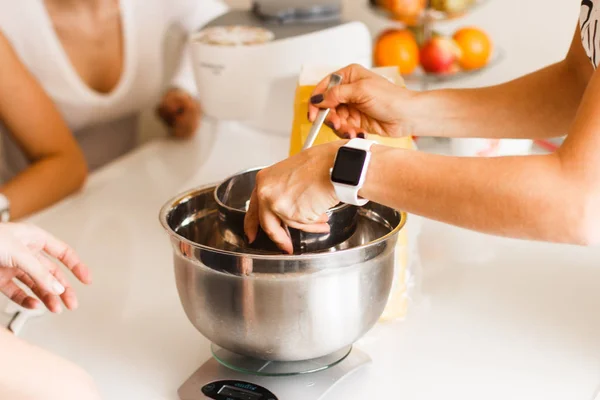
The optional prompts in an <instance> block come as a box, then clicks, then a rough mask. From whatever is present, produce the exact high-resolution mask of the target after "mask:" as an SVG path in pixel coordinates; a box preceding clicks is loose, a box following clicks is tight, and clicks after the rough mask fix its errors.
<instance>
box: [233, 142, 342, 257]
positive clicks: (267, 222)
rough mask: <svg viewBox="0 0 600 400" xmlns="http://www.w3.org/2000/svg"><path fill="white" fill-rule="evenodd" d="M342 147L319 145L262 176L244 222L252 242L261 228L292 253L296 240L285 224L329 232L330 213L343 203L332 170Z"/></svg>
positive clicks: (258, 178)
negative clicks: (328, 217) (329, 211)
mask: <svg viewBox="0 0 600 400" xmlns="http://www.w3.org/2000/svg"><path fill="white" fill-rule="evenodd" d="M342 145H343V142H341V141H340V142H333V143H328V144H325V145H321V146H315V147H313V148H310V149H308V150H306V151H304V152H302V153H300V154H297V155H296V156H294V157H291V158H288V159H287V160H284V161H282V162H280V163H278V164H275V165H273V166H271V167H269V168H265V169H263V170H262V171H260V172H259V173H258V175H257V177H256V187H255V188H254V192H253V193H252V198H251V200H250V207H249V209H248V212H247V213H246V220H245V221H244V230H245V232H246V236H248V240H249V241H250V242H251V243H252V242H253V241H254V240H255V239H256V235H257V232H258V227H259V225H260V226H261V227H262V229H263V230H264V231H265V233H266V234H267V235H268V236H269V237H270V238H271V240H273V242H275V243H276V244H277V246H279V248H281V249H282V250H283V251H286V252H288V253H290V254H291V253H293V247H292V241H291V239H290V237H289V236H288V234H287V232H286V230H285V228H284V227H283V226H282V224H285V225H287V226H289V227H290V228H296V229H301V230H303V231H305V232H314V233H326V232H329V225H328V224H327V214H326V212H327V210H329V209H330V208H331V207H333V206H335V205H336V204H337V203H338V202H339V200H338V198H337V196H336V194H335V190H334V189H333V185H332V184H331V181H330V177H329V170H330V169H331V168H332V167H333V161H334V158H335V155H336V153H337V150H338V149H339V148H340V146H342Z"/></svg>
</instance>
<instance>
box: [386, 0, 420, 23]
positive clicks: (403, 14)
mask: <svg viewBox="0 0 600 400" xmlns="http://www.w3.org/2000/svg"><path fill="white" fill-rule="evenodd" d="M380 3H381V4H382V5H383V7H384V8H385V9H387V10H388V11H390V12H391V13H392V14H394V16H395V17H396V19H399V20H404V19H407V20H412V19H416V18H417V17H419V16H420V15H421V13H422V12H423V10H425V7H426V6H427V0H380Z"/></svg>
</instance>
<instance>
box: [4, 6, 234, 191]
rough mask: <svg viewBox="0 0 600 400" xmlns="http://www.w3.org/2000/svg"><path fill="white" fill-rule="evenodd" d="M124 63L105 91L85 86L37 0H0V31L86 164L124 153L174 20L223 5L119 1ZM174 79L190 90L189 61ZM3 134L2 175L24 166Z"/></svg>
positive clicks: (157, 81) (149, 102) (153, 90)
mask: <svg viewBox="0 0 600 400" xmlns="http://www.w3.org/2000/svg"><path fill="white" fill-rule="evenodd" d="M120 2H121V16H122V24H123V25H122V26H123V32H124V33H123V34H124V49H125V50H124V51H125V55H124V68H123V72H122V76H121V79H120V82H119V83H118V84H117V86H116V87H115V89H113V91H112V92H111V93H108V94H102V93H98V92H96V91H94V90H92V89H90V88H89V87H88V86H87V85H86V84H85V82H83V81H82V80H81V78H80V76H79V75H78V73H77V72H76V70H75V69H74V68H73V66H72V65H71V63H70V60H69V58H68V56H67V55H66V52H65V51H64V49H63V47H62V45H61V42H60V40H59V39H58V36H57V35H56V33H55V31H54V29H53V26H52V21H51V20H50V18H49V16H48V14H47V12H46V8H45V5H44V2H43V0H16V1H15V0H0V29H1V30H2V31H3V33H4V34H5V35H6V37H7V38H8V40H9V41H10V42H11V43H12V45H13V47H14V49H15V51H16V52H17V54H18V55H19V57H20V58H21V61H22V62H23V63H24V64H25V65H26V66H27V68H28V69H29V70H30V71H31V72H32V73H33V75H34V76H35V77H36V78H37V79H38V81H39V82H40V83H41V85H42V86H43V88H44V89H45V90H46V93H48V94H49V96H50V97H51V98H52V100H53V101H54V102H55V103H56V105H57V106H58V108H59V110H60V112H61V113H62V115H63V117H64V118H65V120H66V121H67V123H68V125H69V127H70V128H71V130H72V131H73V132H74V134H75V136H76V138H77V141H78V142H79V144H80V145H81V147H82V149H83V151H84V153H85V155H86V158H87V160H88V164H89V166H90V168H91V169H94V168H96V167H99V166H101V165H103V164H105V163H106V162H108V161H110V160H112V159H114V158H116V157H118V156H120V155H122V154H124V153H126V152H128V151H129V150H131V149H132V148H133V147H134V146H135V143H136V137H137V135H136V128H137V115H138V113H139V112H140V111H141V110H142V109H145V108H148V107H154V106H155V105H156V104H157V102H158V101H159V100H160V96H161V95H162V90H163V81H164V73H165V72H164V60H163V59H164V51H165V48H164V42H165V38H166V35H167V33H168V30H169V29H170V28H171V27H172V26H173V25H175V24H178V25H180V27H181V28H182V29H183V30H184V31H187V32H191V31H194V30H196V29H198V28H199V27H200V26H201V25H203V24H205V23H206V22H208V21H209V20H210V19H212V18H214V17H216V16H218V15H219V14H221V13H223V12H225V11H226V10H227V8H226V6H225V5H224V4H223V3H221V2H220V1H219V0H120ZM187 61H189V59H188V60H187ZM183 65H184V67H183V68H180V70H179V71H178V72H177V74H176V76H175V79H174V82H173V84H174V85H176V86H179V87H183V88H184V89H186V90H188V91H190V92H192V93H194V92H195V85H194V78H193V74H192V71H191V65H189V63H184V64H183ZM2 136H3V153H4V157H3V161H4V164H5V165H4V167H5V168H4V169H5V170H4V171H3V174H2V175H3V178H4V179H9V178H10V177H12V176H14V175H15V174H16V173H17V172H19V171H21V170H22V169H23V168H25V167H26V166H27V161H26V159H25V157H24V156H23V154H22V153H21V151H20V150H19V149H18V148H17V146H16V145H15V144H14V143H13V141H12V140H11V139H10V138H9V137H8V136H7V135H5V134H4V135H2Z"/></svg>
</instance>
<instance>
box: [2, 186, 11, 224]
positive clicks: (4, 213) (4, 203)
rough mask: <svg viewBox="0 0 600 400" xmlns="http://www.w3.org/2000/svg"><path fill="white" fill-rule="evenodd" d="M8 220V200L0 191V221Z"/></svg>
mask: <svg viewBox="0 0 600 400" xmlns="http://www.w3.org/2000/svg"><path fill="white" fill-rule="evenodd" d="M9 221H10V202H9V201H8V198H7V197H6V196H5V195H3V194H2V193H0V222H9Z"/></svg>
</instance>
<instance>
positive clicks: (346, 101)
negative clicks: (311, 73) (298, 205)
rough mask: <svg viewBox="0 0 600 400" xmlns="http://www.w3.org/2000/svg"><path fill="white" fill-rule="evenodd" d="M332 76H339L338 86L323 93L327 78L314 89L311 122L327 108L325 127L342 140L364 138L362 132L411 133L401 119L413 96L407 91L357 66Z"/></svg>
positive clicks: (390, 134)
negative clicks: (320, 110) (329, 109)
mask: <svg viewBox="0 0 600 400" xmlns="http://www.w3.org/2000/svg"><path fill="white" fill-rule="evenodd" d="M336 74H339V75H340V76H341V77H342V83H341V84H340V85H339V86H336V87H334V88H332V89H330V90H328V91H326V89H327V84H328V83H329V77H327V78H325V79H324V80H323V81H321V82H320V83H319V84H318V85H317V87H316V88H315V90H314V92H313V96H312V97H311V99H310V103H311V104H309V107H308V118H309V120H310V121H311V122H312V121H314V120H315V118H316V117H317V113H318V112H319V108H331V109H332V110H331V112H330V113H329V115H328V117H327V121H326V124H327V125H328V126H329V127H331V128H332V129H333V130H334V131H335V132H336V134H337V135H338V136H340V137H342V138H346V139H351V138H355V137H357V136H358V135H360V134H362V135H361V136H364V135H365V132H366V133H372V134H376V135H380V136H392V137H402V136H409V135H413V134H414V129H413V127H412V126H411V122H410V120H409V119H408V118H406V117H405V115H407V114H408V113H407V112H406V109H407V105H408V103H409V102H410V101H411V98H412V97H413V96H414V94H413V93H412V92H411V91H409V90H408V89H405V88H403V87H401V86H398V85H396V84H394V83H392V82H390V81H389V80H387V79H386V78H384V77H382V76H381V75H378V74H376V73H375V72H372V71H370V70H368V69H366V68H363V67H361V66H360V65H350V66H349V67H346V68H343V69H341V70H339V71H338V72H336Z"/></svg>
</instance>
